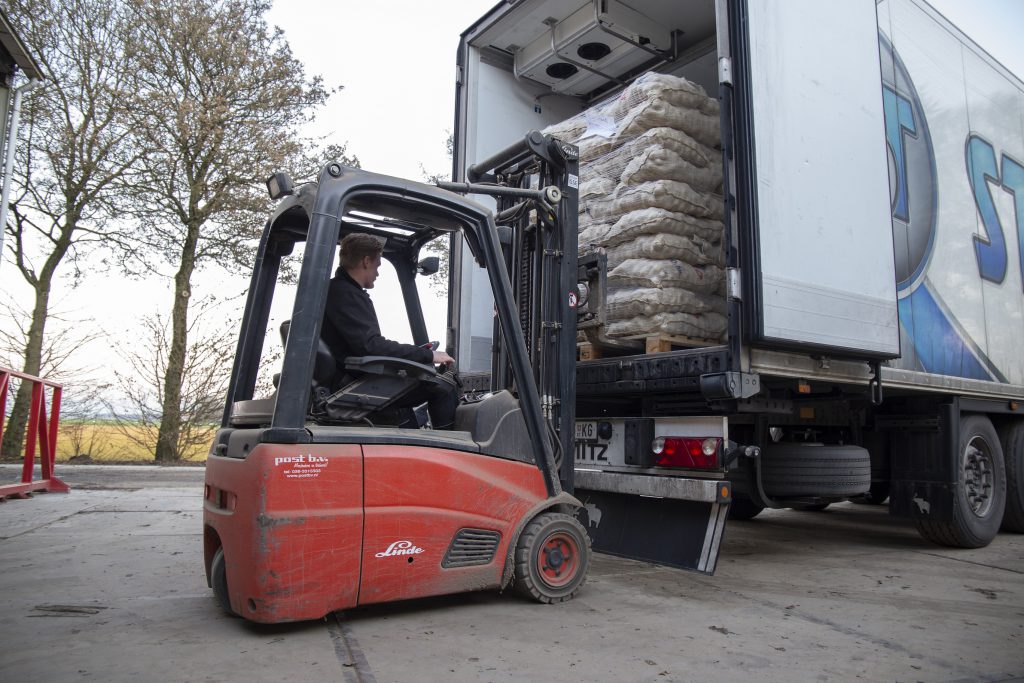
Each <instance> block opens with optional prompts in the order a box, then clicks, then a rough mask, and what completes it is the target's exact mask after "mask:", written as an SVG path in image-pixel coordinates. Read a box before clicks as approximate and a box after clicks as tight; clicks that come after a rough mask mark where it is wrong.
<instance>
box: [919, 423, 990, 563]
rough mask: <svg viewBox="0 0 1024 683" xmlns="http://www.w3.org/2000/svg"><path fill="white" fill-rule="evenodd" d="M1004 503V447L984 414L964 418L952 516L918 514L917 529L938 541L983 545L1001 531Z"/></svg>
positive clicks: (946, 543)
mask: <svg viewBox="0 0 1024 683" xmlns="http://www.w3.org/2000/svg"><path fill="white" fill-rule="evenodd" d="M1005 505H1006V470H1005V468H1004V466H1003V449H1002V447H1001V446H1000V445H999V437H998V436H997V435H996V430H995V428H994V427H993V426H992V422H991V421H990V420H989V419H988V418H987V417H985V416H984V415H969V416H966V417H964V418H961V420H960V450H959V472H958V473H957V482H956V489H955V491H954V494H953V518H952V519H951V520H950V521H946V522H932V521H929V520H928V519H927V518H920V517H919V518H915V519H914V522H915V523H916V524H917V530H918V532H919V533H920V534H921V535H922V536H924V537H925V538H927V539H928V540H929V541H932V542H933V543H938V544H939V545H948V546H952V547H954V548H981V547H984V546H986V545H988V544H989V543H990V542H991V541H992V539H993V538H995V536H996V534H997V533H999V524H1000V522H1001V521H1002V519H1003V508H1004V507H1005Z"/></svg>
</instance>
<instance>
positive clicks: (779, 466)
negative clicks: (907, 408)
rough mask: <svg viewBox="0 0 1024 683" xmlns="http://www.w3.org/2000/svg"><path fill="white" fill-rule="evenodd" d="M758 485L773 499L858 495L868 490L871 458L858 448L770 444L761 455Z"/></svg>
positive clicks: (862, 449) (866, 452) (865, 451)
mask: <svg viewBox="0 0 1024 683" xmlns="http://www.w3.org/2000/svg"><path fill="white" fill-rule="evenodd" d="M761 484H762V485H763V486H764V492H765V493H766V494H768V495H769V496H771V497H772V498H786V497H796V496H821V497H822V498H845V497H848V496H859V495H861V494H863V493H865V492H867V491H868V489H869V488H870V487H871V456H870V455H869V454H868V451H867V449H864V448H861V447H860V446H823V445H819V444H804V443H778V444H772V445H770V446H768V447H767V448H765V450H764V452H763V454H762V456H761Z"/></svg>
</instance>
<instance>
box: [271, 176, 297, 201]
mask: <svg viewBox="0 0 1024 683" xmlns="http://www.w3.org/2000/svg"><path fill="white" fill-rule="evenodd" d="M267 192H269V193H270V198H271V199H273V200H274V201H277V200H278V199H281V198H283V197H286V196H288V195H290V194H294V193H295V184H294V183H293V182H292V179H291V178H289V177H288V174H287V173H275V174H274V175H272V176H270V177H269V178H267Z"/></svg>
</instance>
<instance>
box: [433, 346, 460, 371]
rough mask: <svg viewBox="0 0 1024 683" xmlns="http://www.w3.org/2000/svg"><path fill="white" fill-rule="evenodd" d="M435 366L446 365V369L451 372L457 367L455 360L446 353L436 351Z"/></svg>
mask: <svg viewBox="0 0 1024 683" xmlns="http://www.w3.org/2000/svg"><path fill="white" fill-rule="evenodd" d="M434 365H444V366H447V367H446V368H445V369H448V370H450V369H453V368H454V367H455V359H454V358H452V357H451V356H449V355H448V354H447V353H445V352H444V351H434Z"/></svg>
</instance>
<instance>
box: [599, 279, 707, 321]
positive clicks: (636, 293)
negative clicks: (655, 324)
mask: <svg viewBox="0 0 1024 683" xmlns="http://www.w3.org/2000/svg"><path fill="white" fill-rule="evenodd" d="M606 303H607V319H608V320H609V321H625V320H628V319H629V318H637V317H651V316H654V315H657V314H658V313H675V312H678V313H692V314H699V313H725V299H723V298H721V297H716V296H713V295H709V294H698V293H697V292H691V291H690V290H688V289H679V288H677V287H668V288H665V289H653V288H647V287H637V288H635V289H619V290H616V291H614V292H610V293H609V294H608V299H607V302H606Z"/></svg>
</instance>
